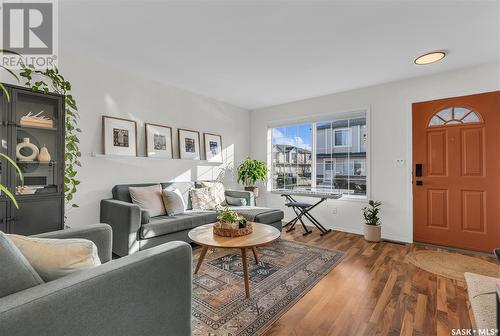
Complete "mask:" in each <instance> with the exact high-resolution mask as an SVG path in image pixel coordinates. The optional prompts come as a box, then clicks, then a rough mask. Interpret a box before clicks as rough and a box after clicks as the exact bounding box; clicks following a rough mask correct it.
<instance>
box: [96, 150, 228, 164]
mask: <svg viewBox="0 0 500 336" xmlns="http://www.w3.org/2000/svg"><path fill="white" fill-rule="evenodd" d="M90 156H91V157H95V158H103V159H123V160H129V159H136V160H140V159H146V160H158V161H172V160H174V161H190V162H203V163H209V164H213V165H220V164H222V162H212V161H207V160H190V159H168V158H162V157H154V156H128V155H110V154H99V153H94V152H91V153H90Z"/></svg>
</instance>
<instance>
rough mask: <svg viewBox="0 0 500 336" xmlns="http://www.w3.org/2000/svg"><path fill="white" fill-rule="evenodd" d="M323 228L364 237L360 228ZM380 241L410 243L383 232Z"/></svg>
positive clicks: (330, 226) (285, 220)
mask: <svg viewBox="0 0 500 336" xmlns="http://www.w3.org/2000/svg"><path fill="white" fill-rule="evenodd" d="M289 221H291V219H283V225H285V224H286V223H288V222H289ZM295 225H300V223H299V224H295ZM306 226H310V227H314V226H313V225H310V224H309V225H308V224H306ZM325 227H326V228H328V229H332V230H335V231H340V232H346V233H352V234H357V235H361V236H362V235H364V232H363V229H362V228H359V229H353V228H345V227H341V226H335V225H329V226H326V225H325ZM382 231H383V230H382ZM382 239H383V240H387V241H390V242H395V243H402V244H407V243H412V241H409V240H408V239H405V238H402V237H398V236H393V235H390V234H384V233H383V232H382Z"/></svg>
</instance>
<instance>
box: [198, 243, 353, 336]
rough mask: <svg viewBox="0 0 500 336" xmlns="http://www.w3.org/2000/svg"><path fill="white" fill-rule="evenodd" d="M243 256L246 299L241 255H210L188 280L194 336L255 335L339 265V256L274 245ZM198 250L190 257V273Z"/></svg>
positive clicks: (311, 248) (310, 248)
mask: <svg viewBox="0 0 500 336" xmlns="http://www.w3.org/2000/svg"><path fill="white" fill-rule="evenodd" d="M258 252H259V259H260V260H259V264H256V263H255V261H254V258H253V255H252V253H248V254H247V255H248V267H249V269H248V271H249V275H250V276H249V277H250V298H248V299H247V298H246V297H245V287H244V282H243V266H242V261H241V256H240V250H229V249H209V250H208V252H207V255H206V256H205V260H204V261H203V264H202V266H201V268H200V271H199V272H198V274H195V275H194V276H193V335H204V336H205V335H206V336H208V335H210V336H230V335H231V336H236V335H258V334H259V333H261V332H262V331H264V330H265V329H266V328H267V327H269V326H270V325H271V324H272V323H273V322H274V321H275V320H276V319H277V318H278V317H279V316H281V315H282V314H283V313H284V312H286V311H287V310H288V309H289V308H290V307H291V306H292V305H293V304H294V303H296V302H297V301H298V300H299V299H300V298H301V297H302V296H304V295H305V294H306V293H307V292H308V291H309V290H310V289H311V288H312V287H313V286H314V285H315V284H316V283H317V282H318V281H319V280H320V279H321V278H323V276H324V275H326V274H327V273H328V272H330V271H331V270H332V269H333V268H334V267H335V266H336V265H338V263H339V262H340V261H341V260H342V257H343V255H344V253H343V252H339V251H332V250H327V249H323V248H318V247H315V246H311V245H305V244H301V243H297V242H293V241H288V240H283V239H279V240H277V241H275V242H274V243H271V244H270V245H268V246H263V247H259V248H258ZM199 253H200V249H196V250H195V251H194V252H193V259H194V260H193V267H194V266H195V265H196V263H197V261H198V256H199Z"/></svg>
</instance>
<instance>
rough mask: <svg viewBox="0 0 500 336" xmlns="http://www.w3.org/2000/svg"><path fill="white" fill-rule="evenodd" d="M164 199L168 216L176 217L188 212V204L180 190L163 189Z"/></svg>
mask: <svg viewBox="0 0 500 336" xmlns="http://www.w3.org/2000/svg"><path fill="white" fill-rule="evenodd" d="M162 197H163V204H164V205H165V210H166V211H167V215H169V216H175V215H179V214H182V213H184V212H185V211H186V204H185V203H184V199H183V198H182V194H181V192H180V191H179V189H177V188H171V189H170V190H168V189H163V191H162Z"/></svg>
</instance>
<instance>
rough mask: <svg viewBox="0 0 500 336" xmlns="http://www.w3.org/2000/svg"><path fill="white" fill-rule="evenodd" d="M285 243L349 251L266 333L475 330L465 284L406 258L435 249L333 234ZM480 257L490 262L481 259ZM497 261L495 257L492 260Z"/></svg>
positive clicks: (296, 237)
mask: <svg viewBox="0 0 500 336" xmlns="http://www.w3.org/2000/svg"><path fill="white" fill-rule="evenodd" d="M282 238H284V239H292V240H295V241H300V242H305V243H308V244H314V245H316V246H321V247H325V248H328V249H335V250H340V251H345V252H346V255H345V258H344V260H343V261H342V262H341V263H340V264H339V265H338V266H337V267H335V268H334V269H333V271H332V272H330V273H329V274H328V275H326V276H325V277H324V278H323V279H322V280H321V281H320V282H319V283H318V284H317V285H316V286H315V287H314V288H313V289H311V291H309V292H308V293H307V294H306V295H305V296H304V297H303V298H302V299H300V301H299V302H298V303H297V304H296V305H294V306H293V307H292V308H291V309H290V310H289V311H287V312H286V313H285V314H284V315H283V316H281V317H280V318H279V319H278V320H277V321H276V322H275V323H274V324H273V325H272V326H271V327H270V328H269V329H268V330H267V331H266V333H265V334H264V335H266V336H272V335H273V336H274V335H298V336H303V335H307V336H310V335H450V334H451V329H453V328H460V329H463V328H465V329H468V328H472V327H474V326H475V325H473V322H471V318H470V316H472V313H471V312H470V305H469V302H468V299H467V292H466V287H465V283H464V282H461V281H456V280H451V279H448V278H444V277H440V276H436V275H435V274H432V273H428V272H426V271H423V270H421V269H419V268H417V267H415V266H413V265H411V264H409V263H408V262H407V261H406V260H405V259H406V255H407V254H408V253H409V252H410V251H412V250H414V249H435V248H434V247H429V246H420V245H413V244H407V245H402V244H396V243H389V242H382V243H378V244H375V243H368V242H366V241H365V240H364V239H363V237H362V236H358V235H354V234H349V233H343V232H335V231H334V232H332V233H330V234H328V235H327V236H324V237H320V236H319V233H318V232H317V230H316V231H313V233H312V234H310V235H308V236H306V237H303V236H302V231H301V229H300V228H297V229H296V230H295V231H294V232H292V233H284V234H283V235H282ZM478 258H483V259H484V258H487V257H483V256H478ZM491 260H493V258H491Z"/></svg>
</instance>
